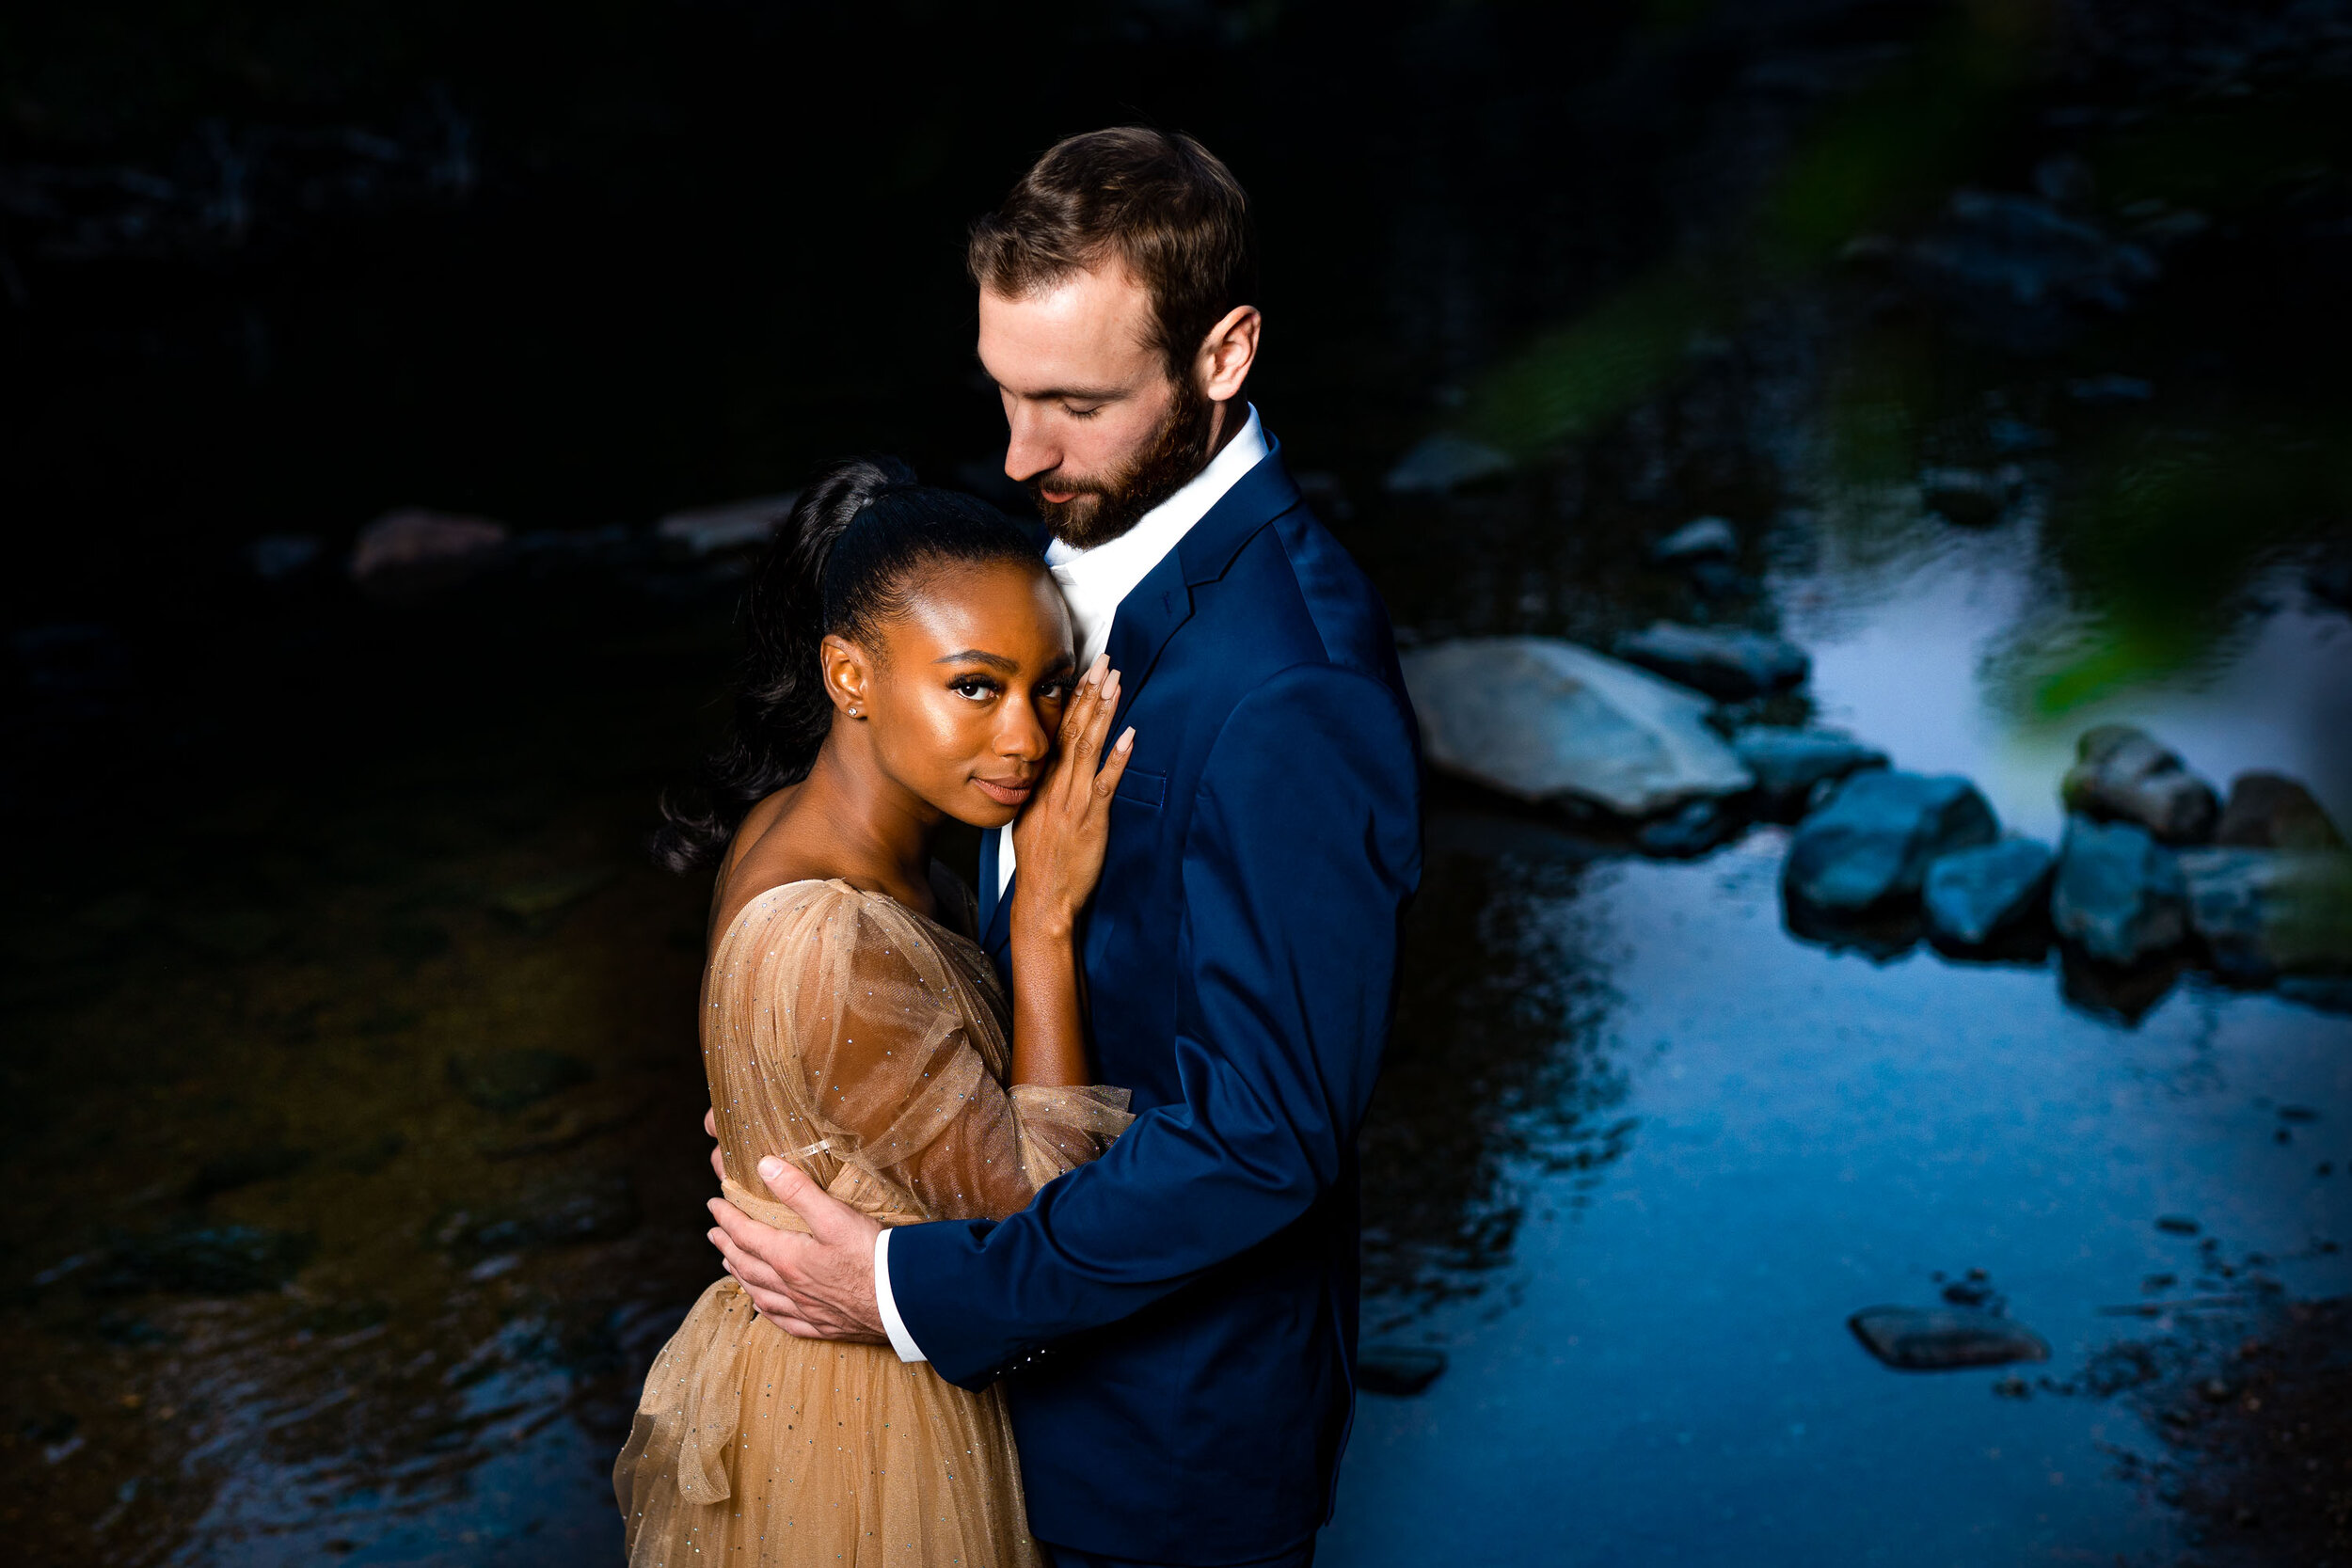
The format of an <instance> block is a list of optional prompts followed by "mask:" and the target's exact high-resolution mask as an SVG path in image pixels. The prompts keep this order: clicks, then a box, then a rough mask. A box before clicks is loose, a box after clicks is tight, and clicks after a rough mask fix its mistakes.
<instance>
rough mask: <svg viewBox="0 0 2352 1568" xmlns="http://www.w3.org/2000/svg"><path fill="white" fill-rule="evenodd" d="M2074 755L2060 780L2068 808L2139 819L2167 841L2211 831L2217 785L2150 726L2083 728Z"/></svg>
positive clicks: (2196, 838) (2197, 839)
mask: <svg viewBox="0 0 2352 1568" xmlns="http://www.w3.org/2000/svg"><path fill="white" fill-rule="evenodd" d="M2074 757H2075V761H2074V767H2073V768H2069V769H2068V770H2067V773H2066V778H2065V780H2064V781H2063V782H2062V783H2061V784H2059V785H2058V795H2059V798H2060V799H2061V800H2064V801H2065V802H2066V809H2067V810H2068V811H2070V812H2076V813H2079V814H2081V815H2082V816H2090V817H2094V818H2097V819H2100V820H2102V821H2105V820H2120V821H2124V822H2137V823H2138V824H2139V825H2140V826H2141V827H2143V828H2145V829H2147V830H2148V831H2149V832H2152V833H2153V834H2155V835H2156V836H2157V837H2158V838H2160V839H2163V840H2164V841H2165V842H2166V843H2168V844H2199V843H2202V842H2203V841H2204V840H2205V839H2206V838H2207V837H2208V836H2209V835H2210V834H2211V833H2212V832H2213V824H2214V818H2215V817H2216V816H2218V815H2219V814H2220V805H2219V803H2218V802H2217V800H2215V799H2214V793H2213V786H2212V785H2210V784H2206V783H2205V781H2204V780H2202V779H2201V778H2199V777H2197V775H2195V774H2194V773H2191V772H2190V771H2189V770H2188V768H2187V767H2186V765H2185V764H2184V763H2183V762H2182V761H2181V758H2180V755H2179V753H2178V752H2174V751H2172V750H2171V748H2169V747H2168V746H2166V745H2165V744H2163V743H2162V742H2161V741H2159V740H2157V739H2156V738H2155V737H2154V736H2151V735H2149V734H2148V733H2147V732H2146V731H2144V730H2138V729H2134V728H2133V727H2132V726H2131V725H2129V724H2101V725H2099V726H2098V727H2097V728H2095V729H2090V730H2086V731H2084V732H2083V736H2082V738H2081V739H2080V740H2078V741H2076V742H2075V743H2074Z"/></svg>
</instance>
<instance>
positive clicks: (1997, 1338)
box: [1846, 1307, 2050, 1372]
mask: <svg viewBox="0 0 2352 1568" xmlns="http://www.w3.org/2000/svg"><path fill="white" fill-rule="evenodd" d="M1846 1326H1847V1327H1849V1328H1851V1329H1852V1330H1853V1336H1854V1338H1857V1339H1859V1340H1861V1341H1862V1347H1863V1349H1865V1350H1867V1351H1868V1352H1869V1353H1870V1354H1872V1355H1875V1356H1877V1357H1878V1358H1879V1359H1880V1360H1881V1361H1883V1362H1884V1363H1885V1364H1886V1365H1887V1366H1890V1367H1893V1368H1895V1369H1896V1370H1899V1371H1906V1372H1940V1371H1949V1370H1955V1369H1958V1368H1962V1367H1999V1366H2005V1365H2007V1364H2008V1363H2010V1362H2012V1361H2047V1360H2048V1359H2050V1345H2049V1341H2047V1340H2046V1339H2044V1338H2042V1336H2041V1335H2039V1334H2036V1333H2035V1332H2034V1331H2033V1330H2032V1329H2030V1328H2027V1327H2026V1325H2025V1324H2023V1323H2011V1322H2010V1320H2009V1319H2007V1318H2004V1317H1999V1316H1997V1315H1995V1314H1994V1313H1991V1312H1985V1311H1979V1310H1977V1309H1975V1308H1972V1307H1866V1308H1865V1309H1864V1310H1862V1311H1860V1312H1856V1313H1855V1314H1854V1315H1853V1316H1852V1317H1851V1318H1849V1319H1847V1320H1846Z"/></svg>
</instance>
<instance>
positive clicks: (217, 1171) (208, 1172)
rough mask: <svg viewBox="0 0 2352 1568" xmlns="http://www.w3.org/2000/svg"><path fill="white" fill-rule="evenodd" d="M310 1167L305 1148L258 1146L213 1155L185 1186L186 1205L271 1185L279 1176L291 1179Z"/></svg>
mask: <svg viewBox="0 0 2352 1568" xmlns="http://www.w3.org/2000/svg"><path fill="white" fill-rule="evenodd" d="M307 1164H310V1150H309V1149H307V1148H286V1147H285V1146H283V1145H282V1144H260V1145H256V1146H254V1147H252V1148H240V1149H235V1150H232V1151H230V1153H227V1154H222V1155H217V1156H215V1157H214V1158H213V1159H210V1160H207V1161H205V1162H204V1164H203V1166H202V1167H201V1168H200V1169H199V1170H198V1171H197V1173H196V1179H195V1180H192V1181H190V1182H189V1183H188V1194H187V1197H188V1201H189V1202H190V1203H202V1202H203V1201H205V1200H206V1199H207V1198H210V1197H212V1196H215V1195H216V1194H219V1193H230V1192H235V1191H236V1190H237V1189H238V1188H240V1187H250V1186H253V1185H255V1184H257V1183H259V1182H262V1181H275V1180H278V1178H279V1177H281V1176H292V1175H293V1174H294V1172H296V1171H298V1170H300V1169H301V1168H302V1167H303V1166H305V1165H307Z"/></svg>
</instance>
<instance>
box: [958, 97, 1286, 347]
mask: <svg viewBox="0 0 2352 1568" xmlns="http://www.w3.org/2000/svg"><path fill="white" fill-rule="evenodd" d="M1111 256H1116V257H1117V258H1118V259H1119V260H1120V261H1122V262H1124V263H1125V265H1126V267H1127V270H1128V271H1130V272H1132V273H1133V274H1134V275H1135V277H1136V280H1137V281H1138V282H1140V283H1141V284H1142V285H1143V287H1144V291H1145V293H1148V294H1150V296H1151V299H1152V320H1153V329H1152V347H1154V348H1156V349H1158V350H1159V351H1160V353H1161V354H1162V355H1163V356H1166V358H1167V360H1168V374H1169V375H1171V376H1173V377H1174V378H1175V379H1177V380H1179V381H1182V380H1184V378H1185V377H1186V375H1187V374H1188V373H1189V372H1190V371H1191V368H1192V361H1193V356H1194V355H1195V354H1197V353H1199V352H1200V342H1201V340H1202V339H1204V338H1206V337H1207V336H1208V335H1209V328H1211V327H1213V326H1215V325H1216V324H1217V323H1218V322H1219V321H1220V320H1222V319H1223V318H1224V316H1225V313H1226V312H1227V311H1229V310H1231V309H1233V307H1234V306H1236V305H1248V304H1249V303H1251V302H1252V301H1253V299H1254V298H1255V296H1256V294H1257V292H1258V245H1257V239H1256V236H1255V235H1254V234H1253V233H1252V232H1251V229H1250V222H1249V198H1248V196H1247V195H1245V194H1244V193H1243V191H1242V188H1241V182H1239V181H1237V180H1235V179H1234V178H1233V174H1232V170H1231V169H1229V168H1227V167H1226V166H1224V165H1223V164H1222V163H1219V162H1218V161H1217V158H1216V154H1215V153H1213V152H1211V151H1210V150H1208V149H1207V148H1205V147H1203V146H1201V145H1200V143H1199V142H1197V141H1195V140H1193V139H1192V138H1191V137H1190V136H1187V135H1184V134H1183V133H1182V132H1168V131H1153V130H1149V129H1146V128H1144V127H1142V126H1136V125H1120V126H1115V127H1113V128H1112V129H1110V130H1107V131H1089V132H1087V133H1086V134H1085V135H1076V136H1067V137H1064V138H1063V139H1062V140H1060V141H1058V142H1056V143H1055V144H1054V146H1053V147H1052V148H1051V149H1050V150H1048V151H1047V152H1046V154H1045V156H1043V157H1042V158H1040V159H1039V160H1038V161H1037V164H1036V166H1034V167H1032V168H1031V169H1030V170H1029V172H1028V173H1026V174H1025V175H1023V176H1022V177H1021V179H1020V182H1019V183H1017V184H1015V185H1014V186H1013V187H1012V190H1011V191H1010V192H1009V194H1008V195H1007V196H1006V197H1005V200H1004V204H1003V205H1002V206H1000V207H998V208H997V209H996V211H994V212H993V213H991V214H988V215H987V216H986V217H983V218H981V219H980V220H979V221H978V222H977V223H975V224H974V225H973V226H972V238H971V243H970V245H968V246H967V247H966V249H965V251H964V267H965V270H967V271H968V272H970V273H971V275H972V281H973V282H975V283H977V284H978V285H979V286H980V287H981V288H983V289H987V290H989V291H991V292H993V293H999V294H1003V295H1005V296H1006V297H1008V298H1011V299H1018V298H1020V297H1022V296H1023V295H1025V294H1029V293H1036V292H1037V291H1039V290H1041V289H1047V288H1051V287H1052V286H1053V285H1054V284H1056V283H1058V282H1060V281H1061V280H1062V279H1063V278H1065V277H1069V276H1070V275H1071V274H1072V273H1074V272H1083V271H1086V270H1088V269H1089V268H1091V267H1094V266H1096V265H1099V264H1100V263H1101V262H1102V261H1103V260H1104V258H1105V257H1111Z"/></svg>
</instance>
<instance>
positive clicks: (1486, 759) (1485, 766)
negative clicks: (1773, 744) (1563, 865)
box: [1402, 637, 1753, 817]
mask: <svg viewBox="0 0 2352 1568" xmlns="http://www.w3.org/2000/svg"><path fill="white" fill-rule="evenodd" d="M1402 662H1403V664H1404V668H1405V684H1406V688H1407V689H1409V690H1410V691H1411V693H1412V697H1413V706H1414V709H1415V711H1416V712H1417V713H1418V714H1419V715H1420V717H1421V732H1422V746H1423V748H1424V749H1425V751H1426V752H1427V755H1428V758H1429V761H1430V762H1431V764H1432V765H1433V766H1436V767H1438V768H1446V769H1448V770H1450V771H1452V772H1455V773H1459V774H1462V775H1464V776H1466V777H1469V778H1471V779H1475V780H1477V781H1478V782H1479V783H1481V784H1486V785H1487V786H1488V787H1489V788H1493V789H1499V790H1502V791H1503V792H1504V793H1505V794H1510V795H1517V796H1518V797H1520V798H1521V799H1524V800H1564V799H1567V800H1587V801H1591V802H1593V803H1595V804H1597V805H1601V806H1605V807H1607V808H1608V809H1609V810H1611V811H1613V812H1615V813H1617V814H1618V815H1619V816H1634V817H1645V816H1656V815H1658V814H1659V813H1660V812H1663V811H1668V810H1671V809H1673V808H1674V807H1677V806H1679V805H1681V804H1683V803H1684V802H1685V801H1688V800H1702V799H1709V798H1712V797H1716V796H1722V795H1736V794H1738V793H1739V792H1740V791H1741V790H1744V789H1746V788H1747V787H1748V785H1749V784H1751V783H1752V782H1753V780H1752V779H1751V777H1750V775H1749V773H1748V770H1747V769H1746V768H1744V767H1742V766H1740V759H1739V758H1738V757H1736V756H1734V755H1732V752H1731V748H1730V747H1728V746H1726V745H1724V742H1723V741H1722V740H1721V739H1720V738H1719V737H1718V736H1716V734H1715V732H1714V731H1713V730H1711V729H1709V728H1708V725H1707V714H1708V702H1707V699H1706V698H1704V697H1701V696H1700V695H1699V694H1698V693H1697V692H1695V691H1690V690H1686V689H1683V688H1681V687H1678V686H1675V685H1672V684H1671V683H1669V682H1666V681H1662V680H1660V679H1659V678H1658V677H1657V676H1655V675H1653V674H1650V673H1648V672H1646V671H1644V670H1637V669H1634V668H1633V667H1632V666H1631V665H1628V664H1620V663H1618V662H1617V661H1616V660H1615V659H1613V658H1609V657H1604V656H1602V655H1600V654H1597V653H1595V652H1593V651H1592V650H1591V649H1590V648H1584V647H1580V646H1578V645H1577V644H1576V643H1573V642H1563V641H1556V640H1554V639H1551V638H1543V637H1489V638H1465V639H1462V640H1460V641H1453V642H1440V643H1437V644H1434V645H1432V646H1430V647H1426V648H1415V649H1413V650H1411V651H1410V652H1407V653H1406V654H1405V655H1404V656H1403V659H1402Z"/></svg>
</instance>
